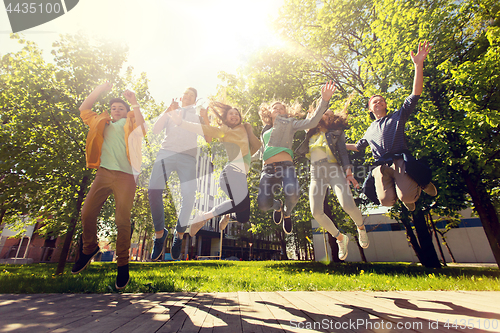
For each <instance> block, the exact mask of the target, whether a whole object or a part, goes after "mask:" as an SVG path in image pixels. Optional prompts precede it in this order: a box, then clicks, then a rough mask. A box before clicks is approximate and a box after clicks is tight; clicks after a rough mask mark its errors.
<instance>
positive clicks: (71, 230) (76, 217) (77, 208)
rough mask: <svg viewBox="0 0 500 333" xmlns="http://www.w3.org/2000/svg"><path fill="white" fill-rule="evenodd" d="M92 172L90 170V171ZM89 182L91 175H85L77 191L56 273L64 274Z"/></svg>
mask: <svg viewBox="0 0 500 333" xmlns="http://www.w3.org/2000/svg"><path fill="white" fill-rule="evenodd" d="M89 173H90V172H89ZM88 183H89V176H88V175H85V176H83V178H82V182H81V183H80V190H79V191H78V192H77V193H78V197H77V199H76V205H75V211H74V214H73V217H72V218H71V221H70V223H69V225H68V231H67V232H66V237H65V238H64V245H63V248H62V249H61V255H60V257H59V262H58V263H57V270H56V274H57V275H59V274H62V273H63V272H64V266H66V259H67V258H68V253H69V249H70V247H71V242H72V240H73V235H74V234H75V228H76V224H77V223H78V220H79V218H80V211H81V209H82V203H83V199H84V198H85V193H86V192H87V187H88Z"/></svg>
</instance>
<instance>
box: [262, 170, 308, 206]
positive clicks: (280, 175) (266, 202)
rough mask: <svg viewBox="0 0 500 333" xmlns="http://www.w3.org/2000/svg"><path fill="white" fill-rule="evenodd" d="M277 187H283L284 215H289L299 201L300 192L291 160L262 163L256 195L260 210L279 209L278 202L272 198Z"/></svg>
mask: <svg viewBox="0 0 500 333" xmlns="http://www.w3.org/2000/svg"><path fill="white" fill-rule="evenodd" d="M279 189H283V194H284V196H285V207H284V212H285V216H290V215H291V214H292V210H293V208H294V207H295V205H296V204H297V202H298V201H299V193H300V187H299V181H298V180H297V174H296V173H295V166H294V165H293V162H291V161H282V162H276V163H270V164H266V165H264V167H263V169H262V174H261V176H260V184H259V195H258V197H257V204H258V205H259V209H260V210H263V211H268V210H271V209H274V210H278V209H280V202H279V201H278V200H276V199H274V195H275V193H276V192H277V191H278V190H279Z"/></svg>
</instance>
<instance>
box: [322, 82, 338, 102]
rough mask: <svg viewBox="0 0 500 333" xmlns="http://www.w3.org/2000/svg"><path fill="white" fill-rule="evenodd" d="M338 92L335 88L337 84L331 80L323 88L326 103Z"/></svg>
mask: <svg viewBox="0 0 500 333" xmlns="http://www.w3.org/2000/svg"><path fill="white" fill-rule="evenodd" d="M336 90H337V87H336V86H335V83H333V82H332V81H331V80H330V81H329V82H327V83H326V84H325V85H324V86H323V87H322V88H321V98H323V100H324V101H329V100H330V98H332V96H333V94H334V93H335V91H336Z"/></svg>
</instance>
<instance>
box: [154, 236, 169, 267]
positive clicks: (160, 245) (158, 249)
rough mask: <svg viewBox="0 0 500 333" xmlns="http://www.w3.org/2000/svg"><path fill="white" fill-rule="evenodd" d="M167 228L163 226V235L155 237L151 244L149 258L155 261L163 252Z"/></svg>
mask: <svg viewBox="0 0 500 333" xmlns="http://www.w3.org/2000/svg"><path fill="white" fill-rule="evenodd" d="M167 235H168V230H167V229H166V228H163V236H161V238H156V239H155V243H154V246H153V253H152V254H151V260H153V261H157V260H160V259H161V255H162V254H163V253H164V252H165V243H166V241H167Z"/></svg>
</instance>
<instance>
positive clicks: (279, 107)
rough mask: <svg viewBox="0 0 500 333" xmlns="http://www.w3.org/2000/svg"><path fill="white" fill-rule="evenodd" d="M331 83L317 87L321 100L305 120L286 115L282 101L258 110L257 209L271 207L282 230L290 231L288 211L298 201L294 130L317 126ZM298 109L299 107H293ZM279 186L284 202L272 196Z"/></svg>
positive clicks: (331, 88)
mask: <svg viewBox="0 0 500 333" xmlns="http://www.w3.org/2000/svg"><path fill="white" fill-rule="evenodd" d="M335 90H336V88H335V85H334V84H333V83H332V82H331V81H330V82H328V83H327V84H325V85H324V86H323V87H322V88H321V102H320V104H319V106H318V108H317V109H316V111H314V113H313V115H312V117H311V118H309V119H302V120H298V119H296V118H294V117H293V116H292V117H289V114H290V113H291V112H289V111H287V108H286V107H285V105H284V104H283V103H280V102H276V103H273V104H272V105H271V107H270V108H269V107H267V106H265V105H263V106H262V107H261V110H260V112H259V114H260V117H261V120H262V122H263V124H264V129H263V130H262V140H261V141H262V142H263V143H264V147H263V157H262V159H263V160H264V165H263V169H262V173H261V177H260V183H259V194H258V196H257V203H258V205H259V209H261V210H263V211H268V210H271V209H273V210H274V213H273V220H274V222H275V223H276V224H280V223H281V222H282V221H283V230H284V231H285V233H287V234H289V233H291V232H292V220H291V213H292V210H293V208H294V207H295V205H296V204H297V202H298V201H299V189H300V188H299V182H298V180H297V174H296V173H295V166H294V164H293V151H292V143H293V136H294V134H295V132H297V131H299V130H305V129H309V128H312V127H315V126H316V125H318V123H319V121H320V119H321V116H322V115H323V113H324V112H325V111H326V109H327V108H328V102H329V101H330V98H331V97H332V95H333V93H334V92H335ZM297 110H298V111H300V106H298V108H297ZM279 188H282V189H283V194H284V197H285V205H284V207H283V204H282V202H281V201H280V200H277V199H275V198H274V192H275V190H278V189H279Z"/></svg>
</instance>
